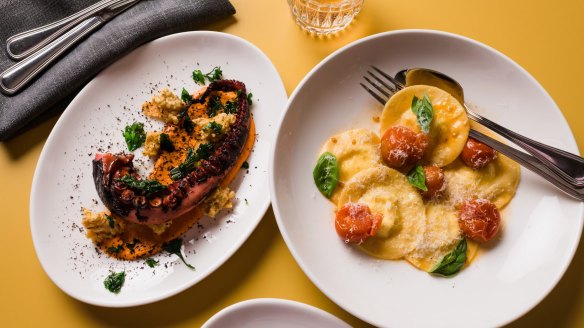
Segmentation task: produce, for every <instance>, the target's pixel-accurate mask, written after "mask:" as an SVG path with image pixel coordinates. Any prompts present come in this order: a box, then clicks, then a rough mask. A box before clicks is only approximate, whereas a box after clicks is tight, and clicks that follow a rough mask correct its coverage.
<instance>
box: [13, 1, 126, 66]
mask: <svg viewBox="0 0 584 328" xmlns="http://www.w3.org/2000/svg"><path fill="white" fill-rule="evenodd" d="M117 1H119V0H102V1H99V2H97V3H95V4H93V5H91V6H89V7H87V8H85V9H83V10H81V11H79V12H77V13H75V14H73V15H71V16H68V17H66V18H63V19H61V20H58V21H56V22H53V23H50V24H47V25H44V26H41V27H37V28H35V29H32V30H29V31H24V32H22V33H18V34H16V35H13V36H11V37H9V38H8V39H7V40H6V52H8V56H9V57H10V58H12V59H15V60H20V59H23V58H24V57H26V56H28V55H30V54H32V53H33V52H35V51H37V50H39V49H40V48H42V47H44V46H45V45H47V44H48V43H49V42H51V41H53V40H55V39H56V38H58V37H59V36H61V35H63V34H64V33H66V32H67V31H68V30H69V29H70V28H72V27H73V26H75V25H77V24H78V23H79V22H81V21H83V20H84V19H86V18H87V17H89V16H91V15H93V14H95V13H97V12H99V11H100V10H102V9H104V8H107V7H108V6H110V5H112V4H114V3H116V2H117Z"/></svg>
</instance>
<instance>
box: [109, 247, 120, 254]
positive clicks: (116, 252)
mask: <svg viewBox="0 0 584 328" xmlns="http://www.w3.org/2000/svg"><path fill="white" fill-rule="evenodd" d="M122 249H124V246H122V245H118V246H116V247H113V246H110V247H108V248H107V252H108V253H112V254H118V253H119V252H120V251H121V250H122Z"/></svg>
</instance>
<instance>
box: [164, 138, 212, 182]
mask: <svg viewBox="0 0 584 328" xmlns="http://www.w3.org/2000/svg"><path fill="white" fill-rule="evenodd" d="M212 153H213V144H210V143H204V144H200V145H199V148H197V151H196V152H195V151H194V150H193V148H189V149H188V150H187V157H186V158H185V160H184V162H182V163H181V164H179V166H177V167H174V168H172V169H171V170H170V178H171V179H172V180H179V179H182V178H184V177H185V176H186V175H187V174H189V173H191V172H193V171H194V170H195V169H196V168H197V162H198V161H200V160H203V159H208V158H209V156H211V154H212Z"/></svg>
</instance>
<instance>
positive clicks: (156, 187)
mask: <svg viewBox="0 0 584 328" xmlns="http://www.w3.org/2000/svg"><path fill="white" fill-rule="evenodd" d="M116 181H121V182H123V183H125V184H126V185H127V186H128V187H129V188H130V189H134V190H140V191H143V192H144V193H145V194H146V197H149V196H150V195H152V194H154V193H157V192H159V191H163V190H165V189H166V186H165V185H163V184H161V183H160V182H158V181H156V180H138V179H136V178H134V177H133V176H132V175H130V174H126V175H124V176H123V177H121V178H119V179H116Z"/></svg>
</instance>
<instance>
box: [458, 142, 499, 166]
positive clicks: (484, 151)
mask: <svg viewBox="0 0 584 328" xmlns="http://www.w3.org/2000/svg"><path fill="white" fill-rule="evenodd" d="M460 158H461V159H462V161H463V162H464V164H466V166H468V167H471V168H472V169H474V170H478V169H482V168H483V167H485V166H486V165H487V164H489V163H490V162H491V161H492V160H494V159H495V158H497V151H495V150H494V149H493V148H491V147H489V146H487V145H485V144H484V143H482V142H479V141H477V140H475V139H473V138H468V140H467V141H466V144H465V145H464V148H462V152H461V153H460Z"/></svg>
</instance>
